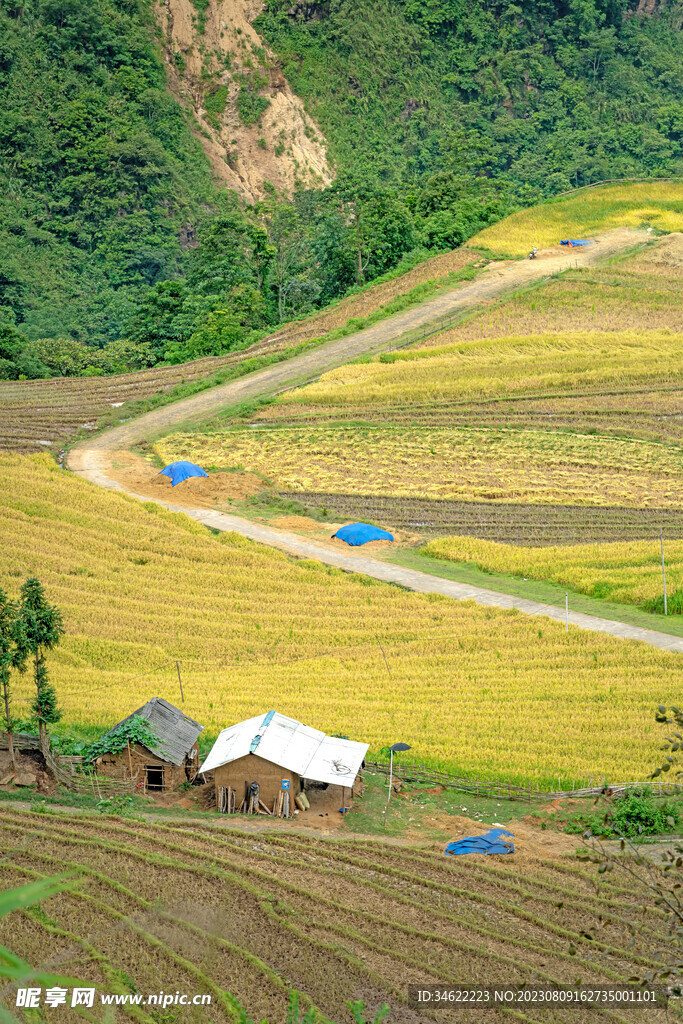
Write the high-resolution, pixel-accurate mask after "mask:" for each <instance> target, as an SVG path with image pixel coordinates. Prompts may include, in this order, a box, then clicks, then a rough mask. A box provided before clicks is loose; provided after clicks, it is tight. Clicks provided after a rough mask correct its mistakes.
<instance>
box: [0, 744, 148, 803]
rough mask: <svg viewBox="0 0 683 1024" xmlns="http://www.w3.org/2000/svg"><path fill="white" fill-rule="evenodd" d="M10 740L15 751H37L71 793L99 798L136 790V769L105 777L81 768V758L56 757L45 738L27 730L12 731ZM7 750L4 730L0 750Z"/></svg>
mask: <svg viewBox="0 0 683 1024" xmlns="http://www.w3.org/2000/svg"><path fill="white" fill-rule="evenodd" d="M12 739H13V741H14V749H15V750H17V751H22V750H39V751H40V752H41V753H42V755H43V758H44V760H45V766H46V768H47V770H48V772H49V773H50V775H52V777H53V778H54V779H55V780H56V781H57V782H59V784H60V785H61V786H64V788H65V789H70V790H72V791H73V792H75V793H92V794H93V796H96V797H98V798H99V799H103V798H104V797H107V796H115V795H116V794H118V793H132V792H133V791H134V790H136V789H137V785H138V781H139V779H138V776H139V769H138V771H137V772H136V773H135V775H133V776H131V778H129V779H109V778H107V777H106V776H103V775H98V774H97V772H94V771H92V769H87V768H86V767H84V766H83V763H82V760H83V759H82V758H78V757H60V755H59V754H57V755H55V754H53V752H52V749H51V747H50V741H49V738H47V737H46V739H45V741H44V742H43V743H42V744H41V742H40V739H39V738H38V737H37V736H33V735H31V733H24V732H18V733H13V734H12ZM8 749H9V742H8V740H7V733H5V732H3V733H0V750H8ZM79 762H80V763H79Z"/></svg>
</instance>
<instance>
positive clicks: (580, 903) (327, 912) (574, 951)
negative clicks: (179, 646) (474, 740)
mask: <svg viewBox="0 0 683 1024" xmlns="http://www.w3.org/2000/svg"><path fill="white" fill-rule="evenodd" d="M5 806H7V805H5ZM0 847H1V848H2V854H3V858H4V859H3V863H2V866H1V867H0V871H1V872H2V883H3V885H7V886H11V885H16V884H19V883H22V882H27V881H29V880H32V879H34V878H36V877H39V876H42V875H46V874H54V872H55V871H59V870H64V871H73V872H75V873H76V881H75V884H74V886H73V887H72V888H71V889H70V890H69V891H68V892H65V893H63V894H60V895H58V896H55V897H52V898H51V899H49V900H47V901H45V902H44V903H43V904H42V906H41V908H40V909H39V910H35V909H28V910H26V911H22V912H17V913H14V914H12V915H10V916H9V917H8V918H5V919H4V920H3V921H2V923H1V926H0V929H1V931H2V933H3V934H2V935H0V941H5V942H7V941H8V938H9V937H10V936H11V943H12V946H13V949H14V950H15V952H16V953H18V954H20V955H22V956H24V957H26V958H27V959H29V960H33V961H40V960H42V959H43V955H42V954H41V952H40V951H41V950H44V949H45V946H46V941H47V942H49V944H50V950H51V952H50V958H51V962H54V958H55V957H57V958H58V959H59V963H60V970H62V971H63V972H65V973H66V972H71V973H74V974H75V975H76V976H77V977H79V978H83V979H84V980H89V981H92V982H93V983H96V984H101V985H102V986H106V985H108V986H110V988H109V990H111V985H112V982H113V980H114V979H118V980H119V983H120V982H121V979H125V980H126V981H125V983H126V984H127V985H129V986H130V983H131V982H132V983H134V985H135V986H136V989H137V990H138V991H140V992H155V991H158V990H159V987H160V979H165V978H168V979H173V980H172V982H170V981H169V984H168V986H167V987H168V988H170V987H171V985H172V987H173V989H179V990H181V991H182V990H184V991H186V992H210V993H211V994H212V996H213V1006H212V1010H211V1016H210V1020H211V1022H212V1024H213V1022H222V1021H231V1020H234V1019H235V1016H234V1011H233V1004H232V1002H231V998H230V996H229V995H228V993H230V994H231V995H232V996H233V997H235V998H237V999H238V1000H239V1001H240V1002H241V1003H243V1004H244V1006H245V1007H246V1008H247V1011H248V1013H249V1015H250V1016H252V1017H254V1018H255V1019H257V1020H261V1019H262V1018H263V1017H266V1016H267V1017H268V1019H269V1020H270V1021H272V1022H275V1021H282V1020H284V1019H285V1016H286V1006H287V1001H288V993H289V990H290V989H291V988H295V989H297V990H299V991H301V992H303V993H304V994H305V996H306V998H307V1000H308V1001H309V1002H308V1005H314V1006H316V1007H318V1008H319V1011H320V1017H319V1020H320V1021H321V1022H322V1021H325V1020H326V1019H332V1020H334V1021H339V1022H342V1021H347V1020H348V1010H347V1009H346V1006H345V1004H346V1001H347V1000H349V999H362V1000H363V1001H364V1003H365V1005H366V1007H367V1008H369V1009H370V1010H371V1011H372V1012H374V1010H376V1009H377V1008H378V1007H379V1006H380V1005H381V1004H382V1003H384V1002H386V1003H388V1004H389V1005H390V1007H391V1014H390V1017H389V1022H390V1024H398V1022H401V1024H418V1022H423V1021H426V1020H435V1021H436V1020H440V1021H446V1022H450V1021H453V1022H455V1021H457V1022H458V1024H460V1022H468V1021H470V1020H471V1021H473V1022H475V1021H476V1022H480V1024H485V1022H487V1021H494V1020H501V1019H503V1018H504V1017H505V1016H513V1017H514V1018H515V1019H517V1020H522V1021H530V1020H532V1019H533V1020H535V1021H543V1020H548V1021H550V1020H552V1021H553V1022H555V1021H564V1020H565V1018H566V1020H567V1022H570V1021H571V1022H574V1024H579V1022H582V1021H587V1020H589V1019H590V1020H593V1019H597V1018H598V1017H600V1018H605V1019H608V1020H614V1021H624V1022H626V1021H628V1022H629V1024H632V1022H638V1021H640V1020H641V1017H642V1019H643V1021H645V1020H647V1021H649V1022H651V1024H657V1022H658V1021H660V1020H662V1021H663V1020H664V1019H665V1013H664V1011H659V1010H648V1011H637V1010H636V1011H634V1010H629V1011H628V1016H627V1017H626V1016H625V1015H624V1013H623V1012H619V1011H618V1010H617V1011H613V1010H610V1009H602V1010H600V1011H594V1010H590V1009H575V1010H563V1009H558V1008H556V1007H553V1008H552V1010H543V1009H538V1008H536V1007H535V1008H534V1010H533V1014H532V1016H527V1015H525V1014H524V1013H518V1012H515V1013H514V1014H511V1013H510V1012H509V1011H505V1010H499V1009H496V1010H476V1011H475V1010H472V1011H469V1012H468V1011H464V1012H463V1011H462V1010H458V1011H450V1010H441V1011H434V1012H430V1011H425V1010H422V1009H420V1010H419V1011H418V1010H416V1009H413V1008H412V1007H411V1006H410V1004H409V1003H407V1001H406V991H407V986H408V985H409V984H411V983H428V984H441V983H449V982H450V983H454V984H457V983H460V984H462V983H465V984H467V983H469V984H474V983H480V984H481V983H482V982H483V981H484V979H486V981H488V982H489V983H492V982H495V981H500V982H501V983H509V982H510V981H511V980H513V979H514V980H515V981H521V980H526V981H528V982H537V983H550V982H553V981H563V982H570V983H577V982H578V980H579V979H581V982H582V983H584V984H610V983H613V982H623V981H625V980H626V979H627V978H628V977H630V976H631V975H633V974H634V973H635V972H643V971H646V970H647V969H648V968H651V967H652V966H653V964H652V961H651V959H650V956H649V953H648V950H650V949H653V948H654V947H655V946H656V945H657V943H658V942H659V941H660V939H661V938H662V936H663V932H664V918H663V916H662V913H661V912H660V911H659V910H658V909H656V908H654V907H650V906H647V907H646V906H640V905H639V902H640V901H639V900H638V898H637V893H634V888H633V884H632V883H631V882H629V880H628V878H627V877H626V876H624V877H623V878H622V877H621V876H620V873H619V872H618V871H617V872H614V873H611V874H610V875H609V876H607V881H605V880H601V881H600V883H599V886H597V885H596V880H597V877H598V876H597V875H596V870H597V869H596V867H594V866H592V865H588V866H584V865H581V864H579V863H578V862H573V861H560V860H554V861H548V860H544V859H542V858H536V857H534V856H532V855H527V856H526V857H525V858H522V859H519V858H518V856H517V855H515V860H514V862H513V863H512V864H510V865H509V864H508V863H507V861H506V859H504V858H487V859H486V861H481V862H480V861H475V860H467V861H465V860H463V859H458V860H457V861H455V862H454V861H451V860H447V859H445V858H444V856H443V853H442V851H441V850H440V849H434V850H431V849H429V848H417V847H401V846H397V845H392V846H388V845H386V844H383V843H381V842H380V841H374V840H369V841H358V840H343V841H339V840H334V841H332V840H329V839H323V838H320V839H319V838H316V837H309V836H303V835H282V834H281V833H278V834H267V833H265V832H264V833H252V834H245V833H244V832H242V831H240V832H237V831H231V830H230V829H229V828H226V829H223V828H212V827H211V826H208V825H194V824H190V823H186V824H184V825H160V824H154V825H149V824H146V823H138V822H135V821H128V820H124V819H114V818H104V819H103V818H102V817H100V816H85V815H79V816H73V817H70V816H68V815H61V814H60V815H58V816H57V815H54V816H53V815H45V816H38V815H35V814H31V813H25V812H22V811H18V810H14V809H8V810H7V811H6V812H4V813H3V817H2V821H0ZM598 919H600V921H599V923H598ZM631 926H636V927H637V929H638V930H637V931H636V932H635V938H634V940H633V943H632V944H631V945H630V946H629V947H628V949H627V944H628V943H629V941H630V939H631V934H630V929H631ZM119 990H120V991H125V990H126V989H125V986H124V988H123V989H119ZM128 990H130V988H129V989H128ZM120 1019H124V1018H120ZM138 1019H141V1020H150V1018H148V1017H144V1016H143V1017H139V1018H138ZM180 1019H183V1020H184V1019H186V1018H180ZM187 1019H188V1020H189V1019H190V1018H189V1017H188V1018H187Z"/></svg>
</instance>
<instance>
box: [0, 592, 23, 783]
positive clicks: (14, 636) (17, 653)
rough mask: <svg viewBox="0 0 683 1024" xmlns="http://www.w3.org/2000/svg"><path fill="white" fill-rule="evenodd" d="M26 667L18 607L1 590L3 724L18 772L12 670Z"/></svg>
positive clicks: (0, 678)
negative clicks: (13, 714)
mask: <svg viewBox="0 0 683 1024" xmlns="http://www.w3.org/2000/svg"><path fill="white" fill-rule="evenodd" d="M25 667H26V649H25V644H24V642H23V638H22V637H21V636H20V622H19V619H18V615H17V606H16V604H15V602H14V601H10V599H9V597H8V596H7V594H6V593H5V592H4V590H2V588H0V686H1V687H2V701H3V724H4V726H5V731H6V733H7V744H8V747H9V754H10V758H11V761H12V768H14V769H15V770H16V767H17V762H16V757H15V754H14V742H13V740H12V733H13V732H14V728H13V722H12V699H11V692H10V683H11V677H12V669H18V670H19V671H20V672H23V671H24V669H25Z"/></svg>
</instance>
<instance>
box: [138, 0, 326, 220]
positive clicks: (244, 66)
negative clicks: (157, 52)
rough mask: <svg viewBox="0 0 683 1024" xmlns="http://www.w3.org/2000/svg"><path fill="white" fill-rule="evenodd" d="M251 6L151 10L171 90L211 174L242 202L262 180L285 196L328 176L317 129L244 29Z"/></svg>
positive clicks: (221, 3) (254, 9)
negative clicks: (187, 113) (191, 120)
mask: <svg viewBox="0 0 683 1024" xmlns="http://www.w3.org/2000/svg"><path fill="white" fill-rule="evenodd" d="M259 7H260V5H259V4H249V3H247V2H245V0H209V3H208V5H207V7H206V10H205V12H204V13H203V14H201V15H200V14H199V13H198V10H197V8H196V7H195V6H194V5H193V4H192V2H191V0H161V2H160V3H158V4H157V5H155V13H156V16H157V20H158V22H159V24H160V26H161V28H162V31H163V33H164V37H165V47H164V60H165V63H166V69H167V75H168V82H169V86H170V88H171V91H172V92H173V94H174V95H175V96H176V98H177V99H178V100H180V102H181V103H183V105H184V106H186V107H188V108H189V109H190V110H191V111H192V113H193V114H194V117H195V118H196V125H195V131H196V134H197V137H198V138H199V140H200V142H201V143H202V146H203V147H204V150H205V151H206V153H207V155H208V157H209V159H210V161H211V165H212V167H213V170H214V173H215V174H216V177H217V178H219V179H220V180H222V181H224V182H225V184H226V185H227V186H228V187H229V188H234V189H236V190H237V191H238V192H239V193H240V194H241V195H242V196H243V197H244V198H245V199H247V200H248V201H249V202H254V201H255V200H257V199H259V198H262V197H263V195H264V189H263V184H264V182H269V183H270V184H272V185H274V186H275V187H276V188H277V189H280V190H283V191H285V192H287V193H291V192H292V191H293V190H294V188H295V186H296V185H297V183H298V184H300V185H302V186H306V187H308V188H315V187H316V186H320V187H322V186H323V185H327V184H329V182H330V181H331V180H332V177H333V175H332V171H331V169H330V167H329V165H328V162H327V156H326V143H325V139H324V137H323V135H322V133H321V131H320V129H319V127H318V126H317V125H316V124H315V123H314V122H313V120H312V118H311V117H309V115H308V114H307V113H306V112H305V110H304V106H303V103H302V102H301V100H300V99H299V97H298V96H295V95H294V93H293V92H292V90H291V89H290V87H289V84H288V83H287V80H286V79H285V77H284V75H283V74H282V72H281V70H280V67H279V64H278V61H277V58H276V57H275V55H274V54H273V53H272V51H271V50H270V49H269V48H268V47H267V46H266V44H265V43H264V41H263V40H262V39H261V38H260V36H259V35H258V33H257V32H256V31H255V29H254V28H253V26H252V24H251V20H252V19H253V18H254V17H255V16H256V15H257V14H258V13H259ZM260 108H263V110H262V113H260V116H259V111H260Z"/></svg>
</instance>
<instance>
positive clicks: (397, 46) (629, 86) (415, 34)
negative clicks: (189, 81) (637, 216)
mask: <svg viewBox="0 0 683 1024" xmlns="http://www.w3.org/2000/svg"><path fill="white" fill-rule="evenodd" d="M682 24H683V6H682V5H681V3H680V2H679V0H649V2H648V0H640V2H639V3H638V0H555V2H551V0H529V2H527V3H524V4H520V3H516V2H514V0H494V2H491V0H471V2H467V3H465V2H464V0H298V2H295V3H294V4H292V2H291V0H266V3H265V11H264V13H263V14H262V15H261V17H260V18H259V19H257V21H256V25H257V27H258V28H259V30H260V31H261V32H262V33H263V34H264V35H265V37H266V38H267V39H268V40H269V42H270V43H271V44H272V45H273V46H274V48H275V50H276V51H277V52H278V54H279V55H280V56H281V58H282V60H283V66H284V71H285V73H286V75H287V76H288V78H289V79H290V81H291V83H292V85H293V86H294V88H295V90H296V91H297V92H298V93H299V94H300V95H302V96H304V97H305V98H306V100H307V101H308V103H309V106H310V109H311V111H312V112H313V113H314V114H315V116H316V117H317V118H318V119H319V121H320V124H321V126H322V128H323V130H324V131H325V133H326V135H327V139H328V142H329V144H330V147H331V153H332V156H333V157H335V158H336V159H337V160H338V161H339V163H340V164H341V165H342V166H343V167H345V168H351V167H353V168H354V169H356V170H360V169H361V168H362V170H363V173H364V174H370V175H372V176H374V177H375V178H377V179H381V180H386V181H397V180H405V179H406V178H408V179H411V178H415V177H417V178H418V179H419V178H420V177H421V176H422V175H429V174H431V173H433V172H434V171H436V170H448V171H459V172H461V173H467V172H473V173H475V174H484V175H486V176H489V177H494V178H500V177H501V176H503V177H505V178H506V179H507V180H508V181H509V182H510V183H511V184H512V185H514V186H516V187H518V188H519V187H523V186H525V185H526V186H530V187H531V188H537V189H540V190H543V191H546V192H553V191H559V190H562V189H568V188H571V187H573V186H579V185H583V184H586V183H588V182H591V181H595V180H597V179H605V178H614V177H625V176H628V175H634V174H637V175H649V174H652V173H655V172H656V173H662V174H681V173H683V159H682V156H681V137H682V136H683V102H682V101H683V53H682V52H681V25H682Z"/></svg>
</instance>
